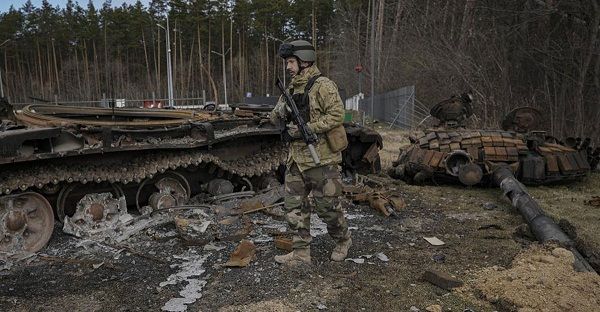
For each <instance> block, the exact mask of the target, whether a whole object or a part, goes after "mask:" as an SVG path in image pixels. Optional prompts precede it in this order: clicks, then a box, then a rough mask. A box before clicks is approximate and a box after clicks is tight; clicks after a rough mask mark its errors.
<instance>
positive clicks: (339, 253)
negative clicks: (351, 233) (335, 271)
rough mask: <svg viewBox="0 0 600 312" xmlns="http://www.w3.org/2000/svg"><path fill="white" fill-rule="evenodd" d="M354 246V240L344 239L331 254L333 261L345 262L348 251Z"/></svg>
mask: <svg viewBox="0 0 600 312" xmlns="http://www.w3.org/2000/svg"><path fill="white" fill-rule="evenodd" d="M351 245H352V238H350V237H348V238H347V239H343V240H341V241H339V242H337V244H336V245H335V247H334V248H333V252H331V260H333V261H344V259H346V256H347V255H348V249H350V246H351Z"/></svg>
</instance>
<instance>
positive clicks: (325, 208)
mask: <svg viewBox="0 0 600 312" xmlns="http://www.w3.org/2000/svg"><path fill="white" fill-rule="evenodd" d="M316 75H320V72H319V69H318V68H317V67H316V65H312V66H310V67H308V68H306V69H305V70H303V71H302V72H301V73H300V74H299V75H297V76H295V77H294V78H293V79H292V82H291V85H290V87H291V89H292V90H290V93H291V94H297V93H303V92H304V88H305V86H306V84H307V82H308V80H309V79H310V78H311V77H314V76H316ZM291 91H293V92H291ZM309 99H310V100H309V103H310V110H309V115H310V121H307V124H308V126H309V128H310V129H311V130H312V131H314V132H315V133H316V134H317V135H318V137H319V142H318V143H317V145H316V146H315V147H316V149H317V152H318V154H319V157H320V160H321V164H320V165H316V164H315V163H314V161H313V159H312V157H311V155H310V152H309V150H308V147H307V146H306V143H304V141H303V140H302V139H296V140H293V141H292V142H291V143H290V150H289V155H288V161H287V171H286V175H285V208H286V213H287V214H286V217H287V220H288V223H289V225H290V227H291V229H292V230H293V231H296V233H295V235H294V237H293V247H294V249H300V248H308V247H309V245H310V242H311V240H312V238H311V236H310V213H311V204H310V203H309V200H308V194H309V193H311V192H312V197H313V201H314V207H315V210H316V212H317V215H318V216H319V217H320V218H321V219H322V220H323V221H324V222H325V223H327V230H328V232H329V234H330V235H331V236H332V237H333V238H334V239H336V240H337V241H342V240H345V239H348V238H350V232H349V231H348V225H347V223H346V219H345V218H344V214H343V211H342V207H341V204H340V199H339V197H340V196H341V195H342V181H341V176H340V167H339V163H341V161H342V154H341V152H333V151H332V150H331V148H330V147H329V145H328V143H327V140H326V139H325V137H324V134H325V133H326V132H327V131H329V130H331V129H333V128H335V127H337V126H339V125H341V124H342V122H343V119H344V107H343V104H342V100H341V99H340V96H339V94H338V91H337V86H336V85H335V83H334V82H333V81H331V80H329V79H328V78H326V77H320V78H318V79H317V80H316V82H315V83H314V85H313V87H312V88H311V90H310V93H309ZM296 104H297V105H301V103H296ZM286 117H287V111H286V107H285V102H284V101H283V99H280V101H279V102H278V103H277V105H276V106H275V108H274V109H273V111H272V112H271V120H272V122H273V123H278V122H280V121H281V120H286Z"/></svg>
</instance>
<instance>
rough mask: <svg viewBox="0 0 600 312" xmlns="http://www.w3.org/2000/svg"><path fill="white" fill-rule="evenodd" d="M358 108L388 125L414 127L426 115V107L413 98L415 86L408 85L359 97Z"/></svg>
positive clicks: (427, 113)
mask: <svg viewBox="0 0 600 312" xmlns="http://www.w3.org/2000/svg"><path fill="white" fill-rule="evenodd" d="M358 109H359V110H360V111H362V112H364V113H365V114H366V115H367V116H370V117H372V118H374V119H376V120H379V121H383V122H386V123H389V125H390V127H399V128H406V129H410V128H414V127H416V126H417V125H418V124H419V123H420V122H421V121H422V120H423V119H425V118H426V117H427V116H428V115H429V112H428V109H427V108H426V107H424V106H423V105H422V104H420V103H419V102H418V101H416V99H415V87H414V86H408V87H403V88H400V89H396V90H393V91H389V92H386V93H382V94H376V95H375V96H374V97H373V100H372V102H371V97H367V98H364V99H361V100H360V101H359V105H358Z"/></svg>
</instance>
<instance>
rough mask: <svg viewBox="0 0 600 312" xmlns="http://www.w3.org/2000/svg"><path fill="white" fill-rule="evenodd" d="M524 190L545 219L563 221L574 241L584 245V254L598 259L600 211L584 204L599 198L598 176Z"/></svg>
mask: <svg viewBox="0 0 600 312" xmlns="http://www.w3.org/2000/svg"><path fill="white" fill-rule="evenodd" d="M528 189H529V192H530V194H531V195H532V196H533V197H534V198H535V199H537V200H538V202H539V204H540V206H541V207H542V209H544V211H546V213H547V214H548V215H550V216H551V217H552V218H554V219H555V220H556V221H560V220H566V221H568V223H569V224H571V225H572V226H573V227H574V229H575V232H576V235H577V237H576V240H577V241H578V243H580V244H583V245H585V247H586V249H588V250H586V251H587V252H590V251H591V252H592V253H593V254H594V256H595V257H600V232H599V231H598V225H599V224H600V207H594V206H590V205H587V204H586V201H588V200H590V199H592V196H600V172H595V173H593V174H591V175H590V176H589V177H587V178H586V179H584V180H582V181H579V182H575V183H570V184H565V185H559V186H542V187H529V188H528ZM570 234H573V233H570Z"/></svg>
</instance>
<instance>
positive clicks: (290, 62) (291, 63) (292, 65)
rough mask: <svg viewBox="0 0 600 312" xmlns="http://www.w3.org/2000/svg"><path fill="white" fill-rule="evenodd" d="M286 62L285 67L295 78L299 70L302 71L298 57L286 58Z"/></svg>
mask: <svg viewBox="0 0 600 312" xmlns="http://www.w3.org/2000/svg"><path fill="white" fill-rule="evenodd" d="M285 64H286V65H285V69H286V70H287V72H288V74H289V75H290V77H292V78H294V77H295V76H296V75H298V72H299V71H300V64H298V59H296V58H295V57H288V58H287V59H285Z"/></svg>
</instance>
